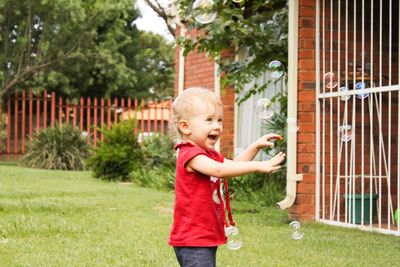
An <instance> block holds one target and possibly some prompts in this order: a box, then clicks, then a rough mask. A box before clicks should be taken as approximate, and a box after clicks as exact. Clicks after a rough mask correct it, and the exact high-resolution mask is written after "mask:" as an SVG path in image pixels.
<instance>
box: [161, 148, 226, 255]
mask: <svg viewBox="0 0 400 267" xmlns="http://www.w3.org/2000/svg"><path fill="white" fill-rule="evenodd" d="M175 148H176V149H177V148H179V149H180V150H179V154H178V159H177V162H176V179H175V207H174V221H173V224H172V227H171V233H170V237H169V241H168V244H170V245H171V246H182V247H213V246H218V245H222V244H225V243H226V240H227V239H226V237H225V231H224V218H225V212H224V202H223V201H222V197H221V193H220V190H219V189H220V185H221V180H220V179H219V178H215V177H210V176H207V175H204V174H201V173H198V172H190V171H188V170H187V169H186V164H187V163H188V162H189V161H190V160H191V159H193V158H194V157H195V156H198V155H205V156H207V157H209V158H211V159H213V160H215V161H218V162H223V161H224V157H223V156H222V155H221V154H220V153H218V152H217V151H215V150H204V149H203V148H201V147H197V146H195V145H193V144H191V143H182V144H178V145H177V146H176V147H175Z"/></svg>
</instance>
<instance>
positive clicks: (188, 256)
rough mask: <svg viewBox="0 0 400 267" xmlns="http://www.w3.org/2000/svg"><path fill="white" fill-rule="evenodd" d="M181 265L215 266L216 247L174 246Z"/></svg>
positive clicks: (188, 266)
mask: <svg viewBox="0 0 400 267" xmlns="http://www.w3.org/2000/svg"><path fill="white" fill-rule="evenodd" d="M174 250H175V254H176V258H177V259H178V262H179V265H180V266H181V267H215V266H216V254H217V247H174Z"/></svg>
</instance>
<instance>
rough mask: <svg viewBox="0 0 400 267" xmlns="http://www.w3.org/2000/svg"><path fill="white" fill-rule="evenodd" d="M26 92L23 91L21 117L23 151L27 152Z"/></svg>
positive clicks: (23, 152)
mask: <svg viewBox="0 0 400 267" xmlns="http://www.w3.org/2000/svg"><path fill="white" fill-rule="evenodd" d="M25 101H26V92H25V91H23V92H22V118H21V120H22V121H21V153H22V154H25V138H26V131H25V130H26V129H25V125H26V102H25Z"/></svg>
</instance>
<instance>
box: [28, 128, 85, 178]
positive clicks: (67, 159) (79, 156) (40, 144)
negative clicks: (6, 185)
mask: <svg viewBox="0 0 400 267" xmlns="http://www.w3.org/2000/svg"><path fill="white" fill-rule="evenodd" d="M89 156H90V147H89V145H88V144H87V142H86V139H85V138H83V137H82V136H81V132H80V131H79V129H78V128H74V127H72V126H69V125H66V126H56V127H52V128H46V129H44V130H42V131H40V132H36V133H35V134H34V136H33V137H32V143H31V144H30V145H29V146H28V150H27V152H26V154H25V155H24V156H23V158H22V162H23V164H25V165H26V166H28V167H33V168H44V169H50V170H84V169H86V163H85V161H86V159H87V158H88V157H89Z"/></svg>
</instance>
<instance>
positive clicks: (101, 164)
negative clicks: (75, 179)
mask: <svg viewBox="0 0 400 267" xmlns="http://www.w3.org/2000/svg"><path fill="white" fill-rule="evenodd" d="M135 124H136V121H134V120H126V121H122V122H119V123H117V124H114V125H113V126H112V127H111V129H109V130H108V129H107V128H103V129H100V130H101V131H102V132H103V133H104V141H103V142H102V143H100V145H99V146H98V147H97V148H96V149H95V153H94V155H93V156H92V157H91V158H90V159H89V166H90V167H91V168H92V170H93V176H94V177H96V178H100V179H104V180H120V181H129V180H130V173H131V172H132V171H133V170H134V169H138V168H139V167H140V165H141V164H142V162H143V153H142V151H141V149H140V146H139V144H138V142H137V135H135V134H134V133H133V129H134V128H135Z"/></svg>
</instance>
